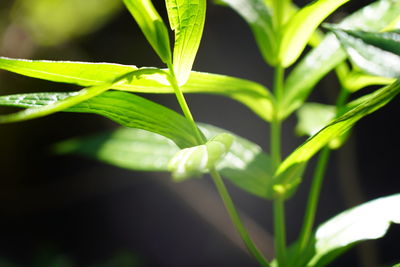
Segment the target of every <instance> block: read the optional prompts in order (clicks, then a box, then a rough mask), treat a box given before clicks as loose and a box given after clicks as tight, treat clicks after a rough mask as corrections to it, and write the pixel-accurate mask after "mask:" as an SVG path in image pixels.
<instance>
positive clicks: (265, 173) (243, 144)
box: [56, 124, 273, 199]
mask: <svg viewBox="0 0 400 267" xmlns="http://www.w3.org/2000/svg"><path fill="white" fill-rule="evenodd" d="M200 129H201V131H202V132H203V133H204V135H205V136H206V138H207V139H211V138H213V137H214V136H216V135H218V134H221V133H224V132H227V131H226V130H223V129H220V128H217V127H214V126H211V125H207V124H200ZM230 134H231V135H233V136H234V141H233V143H232V146H231V148H230V150H229V152H228V153H227V154H226V156H225V157H224V158H223V159H222V161H221V162H219V163H218V164H217V166H216V168H217V170H218V171H220V172H221V174H222V175H223V176H224V177H225V178H226V179H228V180H230V181H231V182H232V183H234V184H235V185H236V186H238V187H239V188H242V189H243V190H245V191H247V192H249V193H251V194H254V195H256V196H259V197H262V198H267V199H271V198H272V195H271V192H272V175H273V169H272V165H271V159H270V157H269V156H268V155H267V154H266V153H264V152H263V151H262V150H261V148H260V147H259V146H258V145H256V144H254V143H252V142H250V141H248V140H246V139H244V138H241V137H239V136H237V135H235V134H233V133H230ZM56 150H57V151H58V152H59V153H75V154H81V155H84V156H88V157H92V158H96V159H99V160H101V161H103V162H106V163H109V164H112V165H115V166H118V167H122V168H127V169H131V170H142V171H168V162H169V161H170V160H171V159H172V157H173V156H174V155H175V154H176V153H177V152H178V151H179V148H178V147H177V146H176V145H175V144H174V143H173V142H171V141H170V140H169V139H167V138H165V137H163V136H160V135H158V134H155V133H151V132H147V131H143V130H140V129H132V128H122V129H118V130H116V131H114V132H111V133H105V134H100V135H96V136H92V137H87V138H79V139H72V140H68V141H64V142H62V143H60V144H59V145H57V147H56Z"/></svg>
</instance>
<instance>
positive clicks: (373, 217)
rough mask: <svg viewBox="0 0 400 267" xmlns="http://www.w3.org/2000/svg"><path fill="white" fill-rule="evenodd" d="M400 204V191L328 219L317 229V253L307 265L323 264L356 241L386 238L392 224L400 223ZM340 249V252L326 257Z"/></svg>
mask: <svg viewBox="0 0 400 267" xmlns="http://www.w3.org/2000/svg"><path fill="white" fill-rule="evenodd" d="M399 207H400V194H395V195H391V196H387V197H382V198H378V199H375V200H372V201H369V202H367V203H364V204H362V205H359V206H356V207H354V208H352V209H349V210H347V211H345V212H342V213H340V214H339V215H337V216H335V217H334V218H332V219H330V220H329V221H327V222H325V223H324V224H322V225H321V226H319V227H318V229H317V231H316V234H315V238H316V245H315V247H316V254H315V256H314V257H313V259H312V260H311V261H310V263H309V264H308V265H307V266H323V265H325V264H327V263H329V261H332V260H333V259H334V258H335V257H337V256H338V255H339V254H340V253H342V252H344V251H345V250H346V249H348V248H349V246H351V245H353V244H354V243H356V242H360V241H363V240H369V239H378V238H381V237H383V236H384V235H385V233H386V232H387V231H388V229H389V226H390V224H391V223H400V212H399V211H400V210H399ZM337 250H339V252H340V253H335V255H334V256H331V257H330V258H329V260H326V259H324V256H326V255H328V254H332V253H334V252H335V251H337ZM322 262H323V263H322Z"/></svg>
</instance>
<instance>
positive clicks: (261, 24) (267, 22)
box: [220, 0, 277, 65]
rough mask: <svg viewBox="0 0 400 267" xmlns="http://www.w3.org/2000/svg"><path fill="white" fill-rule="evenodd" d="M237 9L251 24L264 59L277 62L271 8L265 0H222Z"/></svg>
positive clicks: (272, 62)
mask: <svg viewBox="0 0 400 267" xmlns="http://www.w3.org/2000/svg"><path fill="white" fill-rule="evenodd" d="M220 2H221V3H224V4H226V5H228V6H229V7H231V8H232V9H233V10H235V11H236V12H237V13H238V14H239V15H240V16H241V17H242V18H243V19H244V20H245V21H246V22H247V23H248V24H249V26H250V28H251V30H252V32H253V35H254V37H255V39H256V42H257V45H258V48H259V50H260V52H261V54H262V56H263V58H264V60H265V61H266V62H267V63H269V64H270V65H275V64H276V60H277V59H276V56H277V44H276V38H275V33H274V29H273V25H272V15H271V10H270V8H269V7H268V6H267V5H266V3H265V1H264V0H250V1H248V0H221V1H220Z"/></svg>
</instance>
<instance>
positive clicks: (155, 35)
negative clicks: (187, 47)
mask: <svg viewBox="0 0 400 267" xmlns="http://www.w3.org/2000/svg"><path fill="white" fill-rule="evenodd" d="M124 3H125V5H126V7H127V8H128V9H129V11H130V12H131V14H132V16H133V17H134V18H135V20H136V22H137V23H138V25H139V27H140V29H141V30H142V31H143V34H144V35H145V36H146V38H147V40H148V41H149V43H150V44H151V46H152V47H153V49H154V50H155V51H156V53H157V54H158V56H159V57H160V58H161V60H162V61H163V62H164V63H166V64H170V63H171V60H172V58H171V47H170V42H169V34H168V29H167V26H166V25H165V24H164V21H163V20H162V18H161V17H160V15H159V14H158V12H157V10H156V9H155V8H154V6H153V3H152V2H151V0H124Z"/></svg>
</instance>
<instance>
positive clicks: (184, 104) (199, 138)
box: [168, 65, 206, 144]
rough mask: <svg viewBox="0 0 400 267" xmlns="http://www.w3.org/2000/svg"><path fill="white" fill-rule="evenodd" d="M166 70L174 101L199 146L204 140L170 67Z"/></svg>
mask: <svg viewBox="0 0 400 267" xmlns="http://www.w3.org/2000/svg"><path fill="white" fill-rule="evenodd" d="M168 68H169V71H170V76H169V82H170V84H171V86H172V88H173V89H174V92H175V96H176V99H177V100H178V103H179V105H180V107H181V109H182V112H183V115H184V116H185V117H186V119H188V120H189V121H190V123H191V125H192V127H193V130H194V132H195V134H196V139H197V141H198V142H199V144H202V143H204V142H205V141H206V140H204V137H203V135H202V134H201V133H200V130H199V128H198V127H197V125H196V123H195V121H194V119H193V116H192V113H191V112H190V109H189V106H188V104H187V102H186V99H185V96H184V95H183V93H182V90H181V89H180V87H179V85H178V82H177V80H176V76H175V72H174V69H173V67H172V65H168Z"/></svg>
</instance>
